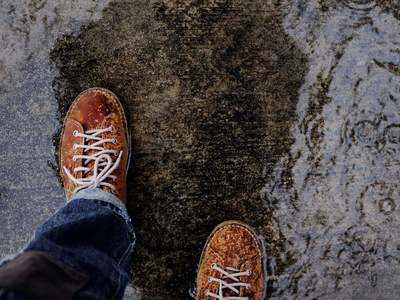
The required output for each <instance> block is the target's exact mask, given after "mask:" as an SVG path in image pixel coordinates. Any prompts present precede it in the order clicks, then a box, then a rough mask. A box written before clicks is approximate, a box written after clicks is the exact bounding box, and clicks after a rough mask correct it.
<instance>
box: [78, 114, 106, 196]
mask: <svg viewBox="0 0 400 300" xmlns="http://www.w3.org/2000/svg"><path fill="white" fill-rule="evenodd" d="M107 117H108V116H106V115H105V110H102V109H99V112H98V113H97V114H96V116H95V118H94V117H93V115H91V114H89V116H88V119H87V120H86V122H85V124H84V125H85V133H86V134H87V132H88V131H90V130H95V129H105V128H107V127H109V126H108V125H107V122H106V120H107ZM97 137H98V138H101V139H105V138H106V137H105V133H102V134H99V135H97ZM111 138H112V137H111ZM96 142H98V140H94V139H85V145H87V146H90V145H93V144H94V143H96ZM110 144H111V143H104V144H100V145H98V147H102V148H104V149H109V147H108V145H110ZM98 152H99V150H92V149H90V150H86V151H85V152H84V155H87V156H92V155H94V154H96V153H98ZM110 156H111V158H112V159H114V156H113V155H111V154H110ZM85 161H86V160H84V161H83V163H84V166H85V167H87V168H89V169H90V170H89V171H88V172H86V173H85V174H83V177H91V176H93V175H94V166H95V161H94V160H90V161H89V162H88V163H87V164H85ZM102 162H103V161H99V164H101V163H102ZM103 168H104V166H99V167H98V169H97V174H99V173H100V172H101V170H102V169H103ZM107 181H108V180H107ZM101 188H102V189H103V190H106V191H107V192H109V188H106V187H103V186H102V187H101Z"/></svg>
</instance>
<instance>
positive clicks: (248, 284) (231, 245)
mask: <svg viewBox="0 0 400 300" xmlns="http://www.w3.org/2000/svg"><path fill="white" fill-rule="evenodd" d="M60 141H61V142H60V156H59V157H60V169H61V177H62V181H63V184H64V188H65V192H66V196H67V200H70V199H71V198H72V197H73V195H74V194H75V193H76V192H78V191H80V190H82V189H87V188H101V189H102V190H104V191H106V192H109V193H113V194H114V195H116V196H117V197H118V199H119V200H120V201H121V202H122V203H123V204H125V203H126V197H127V185H126V177H127V171H128V167H129V157H130V149H131V145H130V135H129V131H128V124H127V121H126V117H125V114H124V109H123V107H122V105H121V103H120V101H119V100H118V98H117V97H116V96H115V95H114V94H113V93H111V92H110V91H108V90H105V89H100V88H93V89H89V90H87V91H84V92H83V93H81V94H80V95H79V96H78V97H77V98H76V100H75V101H74V102H73V104H72V105H71V107H70V109H69V111H68V113H67V115H66V117H65V121H64V125H63V130H62V135H61V140H60ZM264 261H265V254H264V248H263V245H262V241H261V239H260V238H259V237H258V236H257V235H256V233H255V232H254V230H253V229H252V228H250V227H249V226H247V225H246V224H243V223H241V222H237V221H228V222H224V223H222V224H220V225H219V226H217V228H215V229H214V231H213V232H212V233H211V235H210V237H209V238H208V240H207V242H206V244H205V246H204V249H203V253H202V255H201V259H200V264H199V268H198V274H197V288H196V294H197V296H196V297H197V299H231V300H235V299H238V300H244V299H254V300H262V299H264V297H265V285H266V284H265V282H266V278H265V264H264Z"/></svg>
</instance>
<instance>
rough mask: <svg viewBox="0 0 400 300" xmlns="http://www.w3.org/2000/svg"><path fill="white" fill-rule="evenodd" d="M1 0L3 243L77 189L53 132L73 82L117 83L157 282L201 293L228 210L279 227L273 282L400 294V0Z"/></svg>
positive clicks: (78, 86)
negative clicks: (66, 179) (69, 187)
mask: <svg viewBox="0 0 400 300" xmlns="http://www.w3.org/2000/svg"><path fill="white" fill-rule="evenodd" d="M54 3H55V4H54ZM0 7H1V16H2V17H1V20H0V21H1V22H2V23H1V24H4V26H2V27H0V28H1V32H0V33H1V34H2V35H1V41H2V44H1V47H0V48H1V52H0V54H1V56H0V62H1V63H0V77H1V79H2V82H1V83H0V92H1V95H2V96H1V99H2V102H1V103H0V109H1V122H2V126H1V130H2V137H1V138H2V145H3V146H2V148H1V149H4V150H3V151H2V155H3V160H2V163H1V172H2V175H3V178H6V179H5V180H4V179H3V181H2V183H1V185H0V187H1V198H0V201H1V202H0V205H1V207H2V210H1V212H0V220H1V222H2V224H3V220H4V224H5V226H1V229H0V230H1V231H0V232H1V233H2V235H1V237H0V244H1V245H0V247H1V248H0V250H1V251H0V253H2V254H7V253H11V252H13V251H15V250H16V249H17V248H19V247H21V246H22V245H23V243H24V242H26V241H27V240H28V239H29V236H30V234H31V233H32V231H33V229H34V227H35V226H36V225H37V224H39V223H40V222H41V221H42V220H43V219H44V218H46V217H47V216H48V215H49V214H50V213H51V212H53V211H54V210H55V209H56V208H57V207H59V206H60V205H62V203H63V194H62V190H61V188H60V186H59V184H58V183H57V178H56V173H57V172H56V170H54V169H56V165H55V163H54V162H55V161H56V160H55V158H54V153H55V151H54V150H55V149H54V147H53V144H52V143H53V142H52V137H53V136H54V137H55V139H54V141H55V144H57V138H56V137H57V130H58V128H59V121H60V120H62V118H63V115H64V114H65V112H66V110H67V109H68V105H69V104H70V103H71V102H72V100H73V99H74V97H75V96H76V95H77V94H78V93H79V92H81V91H82V90H84V89H86V88H89V87H92V86H102V87H105V88H108V89H110V90H112V91H113V92H115V93H116V94H117V95H118V96H119V97H120V98H121V101H122V102H123V104H124V105H125V107H126V110H127V113H128V115H129V119H130V125H131V129H132V133H133V153H134V168H133V169H132V171H131V173H130V176H129V204H128V206H129V210H130V213H131V215H132V217H133V218H134V219H135V221H136V226H137V233H138V245H137V251H136V255H135V259H134V261H133V265H134V273H135V276H134V278H133V279H134V285H135V286H136V287H138V288H140V289H141V290H142V294H143V298H144V299H186V298H188V297H189V296H188V295H189V290H190V289H191V288H192V287H193V283H194V280H195V275H196V264H197V262H198V259H199V254H200V252H201V249H202V246H203V243H204V242H205V240H206V238H207V236H208V234H209V232H210V231H211V230H212V228H213V227H214V226H215V225H217V224H218V223H219V222H221V221H223V220H226V219H239V220H242V221H245V222H247V223H249V224H251V225H253V226H254V227H255V228H256V229H257V230H258V231H259V232H260V234H262V235H263V236H264V237H265V239H266V240H267V249H266V250H267V253H268V255H269V261H268V269H269V270H268V272H269V275H270V281H269V283H268V295H269V297H271V298H273V299H278V298H285V299H286V298H288V299H292V298H309V299H315V298H321V299H332V298H340V299H393V298H395V295H397V294H399V292H400V291H399V289H400V288H399V286H400V281H399V271H400V268H399V261H398V257H399V253H398V252H399V249H400V244H399V243H400V242H399V233H398V232H397V228H398V227H399V226H398V225H399V224H398V222H399V217H398V214H399V211H398V208H397V207H398V201H400V199H399V189H398V187H399V186H398V183H397V178H399V176H398V175H399V174H398V173H399V161H400V160H399V158H398V155H399V153H398V146H399V145H398V144H399V139H400V137H399V134H400V131H399V128H400V125H399V124H400V122H399V114H398V111H399V110H398V99H399V96H400V78H399V76H400V46H399V44H400V31H399V26H400V25H399V16H400V7H399V4H398V2H396V1H390V0H389V1H372V0H343V1H334V0H311V1H300V0H291V1H289V0H288V1H283V2H281V1H261V0H260V1H258V0H257V1H244V0H235V1H233V0H232V1H229V0H209V1H199V0H191V1H190V0H182V1H167V0H164V1H161V0H159V1H154V0H152V1H141V0H135V1H111V2H110V3H108V1H104V2H103V3H101V4H99V3H98V2H91V1H87V0H86V1H83V0H81V1H78V2H73V3H72V4H63V2H62V1H59V3H58V1H55V2H53V1H52V2H51V3H50V2H49V3H48V2H47V1H31V2H29V3H28V4H26V3H25V2H23V1H22V2H21V3H16V2H15V1H14V2H7V1H6V2H5V3H4V4H3V3H2V4H1V5H0ZM103 8H104V10H103ZM15 16H19V17H15ZM49 24H51V25H49ZM3 27H4V30H3ZM49 28H50V29H49ZM3 99H5V101H4V100H3ZM3 124H4V125H3ZM10 141H11V142H10ZM16 149H18V150H16ZM52 166H53V167H54V168H53V167H52ZM33 170H35V172H33ZM49 195H51V199H49ZM28 203H29V204H28ZM21 207H22V208H23V209H21Z"/></svg>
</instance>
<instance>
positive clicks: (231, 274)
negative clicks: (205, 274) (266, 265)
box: [206, 264, 251, 300]
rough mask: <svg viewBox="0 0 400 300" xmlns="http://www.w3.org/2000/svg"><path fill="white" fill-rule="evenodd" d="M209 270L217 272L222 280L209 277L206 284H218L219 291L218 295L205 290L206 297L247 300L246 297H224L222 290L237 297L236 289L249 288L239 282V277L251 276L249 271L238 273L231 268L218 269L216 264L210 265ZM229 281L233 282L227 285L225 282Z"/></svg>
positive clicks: (246, 284)
mask: <svg viewBox="0 0 400 300" xmlns="http://www.w3.org/2000/svg"><path fill="white" fill-rule="evenodd" d="M211 268H212V269H213V270H216V271H218V272H219V273H221V274H222V275H223V276H222V279H220V278H215V277H211V276H210V277H209V278H208V282H218V283H219V289H218V294H214V293H211V292H210V291H209V290H206V296H210V297H213V298H215V299H217V300H249V298H248V297H224V296H223V293H224V289H230V290H231V291H233V292H235V293H236V294H238V295H239V293H240V290H239V289H238V288H240V287H242V286H243V287H245V288H249V287H250V284H248V283H243V282H240V280H239V277H240V276H249V275H251V271H250V270H248V271H244V272H240V270H238V269H235V268H231V267H225V268H224V267H220V266H218V265H217V264H212V265H211ZM227 279H231V280H233V281H234V282H233V283H227V282H226V280H227Z"/></svg>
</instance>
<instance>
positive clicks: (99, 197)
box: [71, 188, 133, 233]
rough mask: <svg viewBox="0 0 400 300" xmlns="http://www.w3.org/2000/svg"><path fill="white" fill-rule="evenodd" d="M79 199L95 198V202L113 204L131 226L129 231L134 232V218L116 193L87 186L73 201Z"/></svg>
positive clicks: (76, 194)
mask: <svg viewBox="0 0 400 300" xmlns="http://www.w3.org/2000/svg"><path fill="white" fill-rule="evenodd" d="M78 199H85V200H93V201H95V202H100V203H104V204H111V206H112V207H113V208H117V209H114V211H115V212H116V213H117V214H118V215H119V216H120V217H122V218H123V219H124V220H125V222H126V223H127V225H128V227H129V231H130V232H131V233H133V226H132V220H131V218H130V217H129V214H128V210H127V209H126V206H125V204H124V203H123V202H122V201H121V200H120V199H119V198H118V197H117V196H115V195H114V194H112V193H108V192H105V191H103V190H102V189H100V188H87V189H83V190H80V191H78V192H77V193H75V195H74V196H73V197H72V199H71V201H74V200H78Z"/></svg>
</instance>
